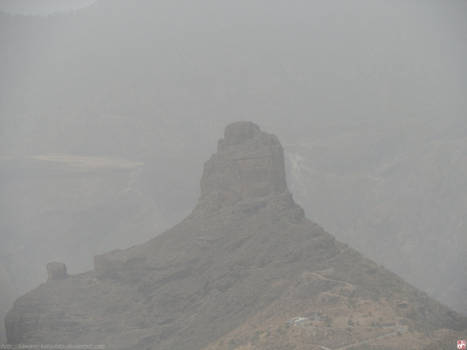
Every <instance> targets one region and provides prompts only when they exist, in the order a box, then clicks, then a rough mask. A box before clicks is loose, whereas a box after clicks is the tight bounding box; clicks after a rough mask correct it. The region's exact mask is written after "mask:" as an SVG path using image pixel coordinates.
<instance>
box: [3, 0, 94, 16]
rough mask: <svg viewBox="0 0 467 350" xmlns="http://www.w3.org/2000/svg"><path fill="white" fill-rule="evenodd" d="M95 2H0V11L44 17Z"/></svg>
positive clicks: (80, 0)
mask: <svg viewBox="0 0 467 350" xmlns="http://www.w3.org/2000/svg"><path fill="white" fill-rule="evenodd" d="M95 1H96V0H0V11H4V12H8V13H12V14H20V15H30V16H36V15H38V16H45V15H50V14H54V13H61V12H68V11H72V10H76V9H79V8H83V7H86V6H89V5H91V4H93V3H94V2H95Z"/></svg>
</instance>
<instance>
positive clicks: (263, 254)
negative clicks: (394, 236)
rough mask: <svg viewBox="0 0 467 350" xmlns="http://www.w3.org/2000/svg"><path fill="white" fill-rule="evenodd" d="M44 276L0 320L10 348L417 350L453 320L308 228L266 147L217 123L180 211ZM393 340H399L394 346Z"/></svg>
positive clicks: (252, 132) (241, 125)
mask: <svg viewBox="0 0 467 350" xmlns="http://www.w3.org/2000/svg"><path fill="white" fill-rule="evenodd" d="M50 267H51V268H52V272H53V273H52V277H53V276H59V278H49V280H48V281H47V282H46V283H44V284H42V285H41V286H39V287H38V288H37V289H35V290H34V291H32V292H30V293H28V294H26V295H24V296H23V297H21V298H20V299H18V300H17V302H16V303H15V306H14V308H13V309H12V310H11V311H10V312H9V314H8V316H7V318H6V328H7V336H8V341H9V342H10V343H12V344H18V343H23V344H24V343H32V344H40V343H42V344H90V343H93V344H105V345H107V346H108V348H112V349H162V350H164V349H170V350H177V349H180V350H182V349H183V350H186V349H193V350H195V349H333V350H337V349H339V350H340V349H349V348H351V347H353V348H358V347H360V348H362V349H363V348H365V349H369V348H371V349H400V348H407V349H421V348H423V347H424V346H427V345H429V344H430V343H432V342H435V341H439V340H440V339H446V337H448V336H449V335H450V334H451V333H452V332H454V331H459V330H462V329H465V328H467V320H466V319H465V318H462V317H461V316H459V315H457V314H456V313H455V312H453V311H451V310H449V309H448V308H447V307H445V306H443V305H441V304H440V303H438V302H436V301H434V300H432V299H430V298H429V297H428V296H427V295H426V294H424V293H422V292H420V291H419V290H417V289H416V288H414V287H412V286H410V285H409V284H407V283H406V282H404V281H403V280H402V279H401V278H399V277H398V276H397V275H395V274H393V273H391V272H390V271H388V270H386V269H384V268H383V267H381V266H378V265H377V264H375V263H374V262H372V261H370V260H368V259H366V258H364V257H363V256H362V255H361V254H359V253H358V252H356V251H355V250H353V249H351V248H349V247H348V246H346V245H344V244H342V243H340V242H338V241H336V240H335V239H334V237H333V236H332V235H330V234H328V233H327V232H325V231H324V230H323V229H322V228H321V227H320V226H319V225H317V224H315V223H313V222H311V221H309V220H308V219H307V218H306V217H305V215H304V212H303V210H302V209H301V208H300V207H299V206H298V205H297V204H296V203H295V202H294V200H293V197H292V195H291V194H290V192H289V191H288V189H287V185H286V178H285V171H284V159H283V151H282V147H281V145H280V143H279V141H278V139H277V138H276V137H275V136H273V135H269V134H267V133H264V132H262V131H261V130H260V129H259V127H258V126H257V125H255V124H253V123H250V122H238V123H234V124H231V125H229V126H228V127H227V128H226V130H225V135H224V138H223V139H222V140H220V141H219V144H218V149H217V153H216V154H214V155H213V156H212V157H211V158H210V160H208V162H206V164H205V167H204V172H203V176H202V179H201V197H200V200H199V202H198V204H197V206H196V207H195V208H194V210H193V212H192V213H191V214H190V215H189V216H188V217H187V218H186V219H184V220H183V221H182V222H180V223H179V224H177V225H175V226H174V227H173V228H172V229H170V230H168V231H166V232H165V233H163V234H161V235H159V236H157V237H156V238H154V239H153V240H151V241H149V242H147V243H145V244H142V245H139V246H134V247H132V248H129V249H126V250H117V251H113V252H110V253H108V254H104V255H100V256H96V258H95V264H94V270H93V271H89V272H87V273H84V274H80V275H71V276H69V275H67V274H66V268H65V267H64V266H63V265H60V264H54V265H51V266H50ZM402 344H405V345H402Z"/></svg>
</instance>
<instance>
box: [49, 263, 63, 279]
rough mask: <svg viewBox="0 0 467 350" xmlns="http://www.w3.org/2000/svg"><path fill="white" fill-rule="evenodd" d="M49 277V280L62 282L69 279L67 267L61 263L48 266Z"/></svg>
mask: <svg viewBox="0 0 467 350" xmlns="http://www.w3.org/2000/svg"><path fill="white" fill-rule="evenodd" d="M47 275H48V276H49V280H62V279H65V278H67V277H68V273H67V269H66V265H65V264H64V263H60V262H50V263H48V264H47Z"/></svg>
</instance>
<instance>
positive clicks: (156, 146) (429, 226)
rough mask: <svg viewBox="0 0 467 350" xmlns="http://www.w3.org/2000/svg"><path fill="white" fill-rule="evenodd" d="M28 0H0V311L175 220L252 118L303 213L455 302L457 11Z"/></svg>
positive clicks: (464, 12)
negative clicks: (63, 272)
mask: <svg viewBox="0 0 467 350" xmlns="http://www.w3.org/2000/svg"><path fill="white" fill-rule="evenodd" d="M27 3H28V2H27V1H23V2H19V1H18V2H12V1H2V2H0V10H2V11H6V12H10V14H6V13H5V12H4V13H0V48H1V51H0V118H1V119H0V176H1V185H0V186H1V187H0V192H1V193H0V198H1V199H0V238H1V244H0V279H1V280H0V286H1V287H0V288H2V290H1V291H0V312H2V313H3V312H5V310H6V309H8V308H9V307H10V306H11V302H12V300H13V299H14V298H15V297H16V296H18V295H19V294H20V293H23V292H25V291H27V290H29V289H31V288H33V287H34V286H36V285H37V284H38V283H40V282H41V281H43V280H44V279H45V277H44V274H45V264H46V263H47V262H49V261H52V260H60V261H64V262H66V263H67V265H68V267H69V270H70V271H71V272H79V271H83V270H85V269H89V268H91V266H92V257H93V256H94V255H95V254H98V253H102V252H105V251H108V250H111V249H114V248H124V247H127V246H129V245H131V244H135V243H138V242H142V241H144V240H147V239H149V238H150V237H153V236H154V235H156V234H157V233H159V232H161V231H162V230H163V229H164V228H167V227H169V226H170V225H172V224H174V223H176V222H177V221H178V220H180V219H181V218H182V217H183V216H184V215H186V214H187V213H188V212H189V211H190V210H191V208H192V207H193V206H194V204H195V202H196V200H197V197H198V195H199V177H200V174H201V169H202V163H203V162H204V161H205V160H206V159H207V158H208V157H209V155H210V154H211V153H212V152H213V151H214V148H213V145H215V143H216V141H217V139H218V138H219V136H220V135H221V133H222V130H223V128H224V126H225V125H226V124H227V123H228V122H231V121H235V120H252V121H254V122H256V123H258V124H260V125H261V127H262V128H263V129H264V130H267V131H269V132H271V133H274V134H276V135H278V136H279V137H280V138H281V140H282V143H283V145H284V147H285V151H286V154H287V158H288V176H289V177H288V181H289V184H290V187H291V189H292V192H293V193H294V195H295V197H296V199H297V201H298V202H300V204H302V205H303V206H304V208H305V210H306V212H307V215H308V216H309V217H311V218H312V219H313V220H315V221H317V222H319V223H320V224H321V225H323V226H324V227H325V228H326V229H328V230H329V231H330V232H331V233H333V234H335V235H336V237H337V238H339V239H341V240H343V241H345V242H348V243H349V244H350V245H352V246H354V247H356V248H357V249H359V250H360V251H362V252H363V253H364V254H366V255H368V256H370V257H371V258H373V259H375V260H376V261H377V262H379V263H382V264H384V265H385V266H387V267H388V268H389V269H392V270H394V271H395V272H397V273H399V274H400V275H402V277H404V278H406V279H407V280H408V281H409V282H411V283H412V284H414V285H416V286H417V287H419V288H421V289H423V290H425V291H427V292H428V293H429V294H430V295H432V296H434V297H436V298H438V299H440V300H441V301H443V302H444V303H447V304H448V305H449V306H451V307H453V308H457V309H459V310H460V311H463V312H466V313H467V304H466V302H465V300H464V299H465V295H466V293H467V282H466V281H467V279H466V277H467V276H466V273H465V271H466V268H467V258H466V256H467V238H466V236H467V234H466V230H467V226H466V220H467V217H466V215H465V213H466V212H467V199H466V196H465V194H466V193H467V180H466V179H467V102H466V101H467V99H466V97H467V68H466V65H465V62H467V3H466V2H464V1H449V2H440V1H413V2H406V1H360V0H359V1H351V2H350V1H347V2H330V1H287V2H286V1H272V2H271V1H268V2H266V1H257V0H254V1H214V0H213V1H207V0H202V1H196V2H193V1H188V0H182V1H168V0H162V1H149V0H142V1H136V2H134V1H127V0H99V1H97V2H96V3H94V4H92V6H89V7H86V8H81V7H82V5H85V4H88V3H89V4H90V3H92V1H82V2H79V1H76V2H73V6H72V7H70V8H69V9H70V10H71V9H78V8H81V9H80V10H79V11H72V12H66V13H65V14H54V15H50V14H52V13H55V12H63V11H66V10H67V9H65V7H60V6H62V5H63V4H62V3H60V2H59V1H55V2H54V1H44V2H43V3H42V4H43V7H41V6H39V5H38V3H39V1H37V2H30V4H29V5H28V4H27ZM33 3H34V5H32V4H33ZM59 3H60V4H59ZM70 3H72V2H70ZM58 4H59V5H58ZM57 6H58V7H57ZM11 13H14V14H15V15H11ZM19 14H24V15H27V16H23V15H19ZM34 15H39V16H34ZM44 15H49V16H44Z"/></svg>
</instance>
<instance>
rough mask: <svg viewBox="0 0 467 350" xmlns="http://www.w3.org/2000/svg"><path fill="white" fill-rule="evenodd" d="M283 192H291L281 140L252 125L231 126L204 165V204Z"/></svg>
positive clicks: (202, 183)
mask: <svg viewBox="0 0 467 350" xmlns="http://www.w3.org/2000/svg"><path fill="white" fill-rule="evenodd" d="M283 193H288V189H287V183H286V177H285V167H284V152H283V149H282V146H281V144H280V142H279V140H278V138H277V137H276V136H274V135H271V134H268V133H265V132H263V131H261V129H260V128H259V126H258V125H256V124H254V123H252V122H246V121H241V122H235V123H232V124H230V125H228V126H227V127H226V128H225V132H224V138H223V139H221V140H219V142H218V147H217V152H216V153H215V154H214V155H213V156H212V157H211V158H210V159H209V160H208V161H207V162H206V163H205V165H204V172H203V176H202V178H201V199H200V203H211V204H213V203H215V204H217V206H225V205H232V204H235V203H237V202H239V201H243V200H250V199H255V198H261V197H266V196H270V195H274V194H283Z"/></svg>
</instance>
